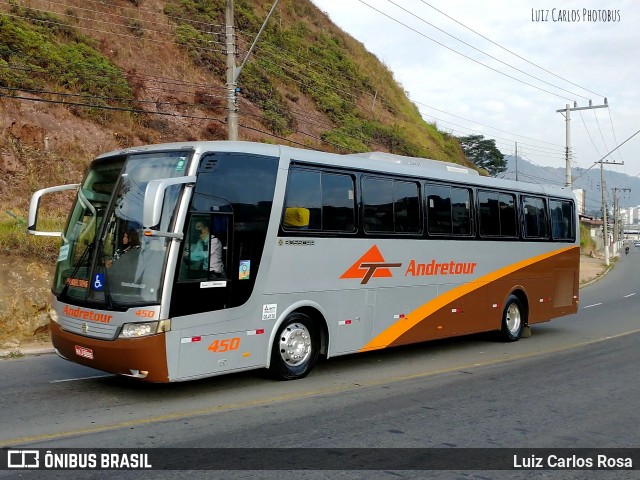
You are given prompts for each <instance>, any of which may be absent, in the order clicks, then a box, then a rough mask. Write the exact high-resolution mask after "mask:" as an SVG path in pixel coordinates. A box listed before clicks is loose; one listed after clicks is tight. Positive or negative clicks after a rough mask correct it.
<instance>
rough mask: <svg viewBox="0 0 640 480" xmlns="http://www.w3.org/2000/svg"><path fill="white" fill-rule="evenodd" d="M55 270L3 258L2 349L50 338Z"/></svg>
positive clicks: (0, 289)
mask: <svg viewBox="0 0 640 480" xmlns="http://www.w3.org/2000/svg"><path fill="white" fill-rule="evenodd" d="M52 275H53V267H52V266H51V265H42V264H41V263H37V262H35V261H33V260H25V259H23V258H19V257H0V348H4V349H7V348H15V347H18V346H20V345H21V344H23V343H24V342H30V341H34V340H42V339H45V340H46V339H47V338H48V324H49V314H48V312H49V304H50V295H51V282H52Z"/></svg>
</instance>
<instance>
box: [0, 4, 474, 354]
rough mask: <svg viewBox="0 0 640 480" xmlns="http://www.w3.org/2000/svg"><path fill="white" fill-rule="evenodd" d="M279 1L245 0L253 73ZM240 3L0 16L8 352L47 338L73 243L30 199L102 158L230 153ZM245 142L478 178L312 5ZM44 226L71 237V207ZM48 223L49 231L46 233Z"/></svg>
mask: <svg viewBox="0 0 640 480" xmlns="http://www.w3.org/2000/svg"><path fill="white" fill-rule="evenodd" d="M272 5H273V1H272V0H235V25H236V33H237V45H238V56H237V59H236V63H237V65H240V63H241V62H242V60H243V59H244V57H245V55H246V52H247V51H248V49H249V47H250V45H251V43H252V42H253V39H254V38H255V36H256V34H257V32H258V30H259V29H260V26H261V25H262V22H263V20H264V18H265V17H266V15H267V13H268V11H269V10H270V8H271V6H272ZM224 7H225V0H208V1H206V2H203V1H197V0H59V1H55V2H54V1H48V0H47V1H45V0H7V1H5V2H0V267H2V268H1V269H0V271H4V272H5V275H0V348H12V347H13V346H15V345H17V344H19V343H20V342H22V341H23V340H29V339H31V338H33V337H32V335H33V334H34V332H41V331H43V329H46V322H47V315H46V312H47V309H48V298H49V296H48V290H49V286H50V282H51V280H50V277H51V268H52V266H53V265H54V264H55V258H56V256H57V251H58V240H56V239H50V238H46V237H33V236H27V235H26V234H25V220H24V219H25V217H26V214H27V207H28V201H29V198H30V196H31V194H32V193H33V192H34V191H35V190H37V189H39V188H43V187H46V186H51V185H58V184H64V183H72V182H78V181H79V180H80V179H81V177H82V175H83V172H84V170H85V169H86V166H87V164H88V162H89V161H90V160H91V159H92V158H93V157H94V156H96V155H97V154H99V153H101V152H105V151H110V150H114V149H118V148H122V147H128V146H134V145H141V144H146V143H156V142H167V141H178V140H196V139H200V140H214V139H215V140H219V139H225V138H227V129H226V92H225V72H226V56H225V35H224V33H225V26H224V23H225V22H224ZM238 87H239V89H240V92H239V105H238V107H239V125H240V128H239V137H240V139H242V140H252V141H259V142H272V143H283V144H291V145H294V146H299V147H303V148H313V149H319V150H325V151H333V152H338V153H349V152H363V151H371V150H380V151H389V152H393V153H398V154H403V155H412V156H422V157H429V158H435V159H440V160H447V161H453V162H457V163H462V164H466V160H465V158H464V155H463V153H462V150H461V148H460V146H459V144H458V142H457V141H456V140H455V139H454V138H453V137H451V136H449V135H447V134H444V133H442V132H439V131H438V130H437V129H436V128H435V126H434V125H430V124H427V123H425V122H424V121H423V120H422V119H421V118H420V115H419V113H418V110H417V108H416V107H415V105H413V104H412V103H411V102H410V101H409V100H408V99H407V97H406V94H405V92H404V90H403V88H402V86H401V85H399V84H398V82H396V81H395V80H394V78H393V75H392V74H391V72H389V70H388V69H387V68H386V67H385V66H384V65H382V64H381V62H379V61H378V59H377V58H376V57H375V56H373V55H372V54H370V53H369V52H367V51H366V50H365V48H364V47H363V45H362V44H360V43H359V42H357V41H356V40H354V39H353V38H351V37H350V36H349V35H347V34H346V33H344V32H342V31H341V30H340V29H338V28H337V27H336V26H334V25H333V24H332V23H331V22H330V20H329V19H328V17H327V16H326V15H325V14H323V13H322V12H321V11H320V10H318V9H317V8H316V7H315V6H314V5H313V4H312V3H311V2H310V1H309V0H280V2H279V4H278V6H277V8H276V10H275V12H274V15H273V16H272V17H271V19H270V20H269V23H268V25H267V27H266V29H265V31H264V32H263V34H262V36H261V37H260V40H259V42H258V44H257V46H256V49H255V51H254V54H253V55H252V56H251V57H250V59H249V61H248V62H247V64H246V66H245V68H244V70H243V71H242V74H241V75H240V77H239V85H238ZM48 207H49V216H47V217H45V218H41V219H40V222H42V221H44V223H45V224H44V225H42V226H43V227H44V228H45V229H48V230H59V229H60V228H61V226H62V225H61V224H62V222H64V218H65V217H66V212H67V210H68V203H67V204H65V203H64V201H62V202H60V203H58V204H55V205H49V206H48ZM47 223H48V225H47Z"/></svg>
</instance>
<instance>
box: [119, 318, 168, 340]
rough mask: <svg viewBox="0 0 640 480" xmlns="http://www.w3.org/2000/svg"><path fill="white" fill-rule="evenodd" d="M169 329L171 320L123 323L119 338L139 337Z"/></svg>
mask: <svg viewBox="0 0 640 480" xmlns="http://www.w3.org/2000/svg"><path fill="white" fill-rule="evenodd" d="M169 330H171V320H160V321H157V322H143V323H125V324H124V325H123V326H122V331H121V332H120V338H140V337H146V336H149V335H155V334H156V333H161V332H168V331H169Z"/></svg>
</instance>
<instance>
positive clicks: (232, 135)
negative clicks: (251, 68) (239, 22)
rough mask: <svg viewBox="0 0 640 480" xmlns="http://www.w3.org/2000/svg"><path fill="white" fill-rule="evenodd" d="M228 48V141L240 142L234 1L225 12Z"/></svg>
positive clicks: (230, 2) (229, 0) (231, 1)
mask: <svg viewBox="0 0 640 480" xmlns="http://www.w3.org/2000/svg"><path fill="white" fill-rule="evenodd" d="M224 20H225V44H226V47H227V139H229V140H238V96H237V92H236V86H237V84H236V82H235V81H234V77H235V73H236V34H235V20H234V11H233V0H227V4H226V8H225V11H224Z"/></svg>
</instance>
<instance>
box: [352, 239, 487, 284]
mask: <svg viewBox="0 0 640 480" xmlns="http://www.w3.org/2000/svg"><path fill="white" fill-rule="evenodd" d="M401 266H402V263H389V262H387V261H386V260H385V258H384V257H383V256H382V253H380V250H379V249H378V247H377V245H374V246H373V247H371V248H370V249H369V250H367V252H366V253H365V254H364V255H362V256H361V257H360V258H359V259H358V260H357V261H356V263H354V264H353V265H351V267H349V269H348V270H347V271H346V272H344V273H343V274H342V276H341V277H340V278H341V279H343V278H359V279H362V281H361V282H360V284H361V285H366V284H367V283H369V280H370V279H371V278H385V277H386V278H390V277H393V273H392V271H391V270H390V269H391V268H397V267H401ZM476 266H477V263H476V262H456V261H453V260H447V261H444V262H439V261H436V260H435V259H432V260H430V261H428V262H418V261H416V260H415V259H412V260H411V261H410V262H409V266H408V267H407V269H406V271H405V272H404V276H405V277H428V276H443V275H473V274H474V273H475V269H476Z"/></svg>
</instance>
